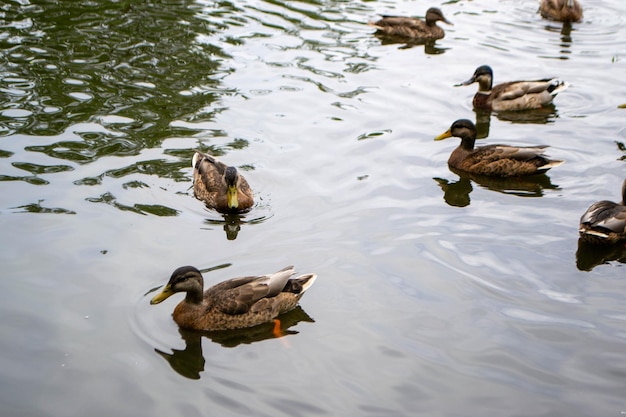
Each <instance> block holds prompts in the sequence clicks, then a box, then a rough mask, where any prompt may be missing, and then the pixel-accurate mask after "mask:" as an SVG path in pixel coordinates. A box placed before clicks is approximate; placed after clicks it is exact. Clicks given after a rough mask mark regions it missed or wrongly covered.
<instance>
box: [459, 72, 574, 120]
mask: <svg viewBox="0 0 626 417" xmlns="http://www.w3.org/2000/svg"><path fill="white" fill-rule="evenodd" d="M475 82H477V83H478V92H477V93H476V94H475V95H474V100H473V101H472V104H473V105H474V108H476V109H481V110H495V111H509V110H530V109H540V108H542V107H545V106H547V105H549V104H551V103H552V100H553V99H554V97H555V96H556V95H557V94H558V93H560V92H561V91H563V90H565V89H566V88H567V87H569V84H568V83H566V82H564V81H561V80H559V79H557V78H545V79H542V80H534V81H509V82H506V83H502V84H497V85H496V86H495V87H494V86H493V70H492V69H491V67H490V66H489V65H481V66H479V67H478V68H476V71H474V75H472V78H470V79H469V80H467V81H464V82H462V83H459V84H456V86H457V87H458V86H464V85H470V84H473V83H475Z"/></svg>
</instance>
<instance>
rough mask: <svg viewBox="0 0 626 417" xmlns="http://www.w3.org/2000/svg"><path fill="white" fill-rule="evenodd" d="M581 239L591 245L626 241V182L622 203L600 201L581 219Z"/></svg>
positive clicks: (623, 188)
mask: <svg viewBox="0 0 626 417" xmlns="http://www.w3.org/2000/svg"><path fill="white" fill-rule="evenodd" d="M578 232H579V233H580V237H581V238H582V239H583V240H585V241H588V242H590V243H617V242H620V241H625V240H626V180H624V183H623V184H622V202H621V203H614V202H612V201H607V200H603V201H598V202H595V203H593V204H592V205H591V206H590V207H589V208H588V209H587V211H586V212H585V214H583V215H582V217H581V218H580V227H579V228H578Z"/></svg>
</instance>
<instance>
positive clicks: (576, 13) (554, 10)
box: [539, 0, 583, 22]
mask: <svg viewBox="0 0 626 417" xmlns="http://www.w3.org/2000/svg"><path fill="white" fill-rule="evenodd" d="M539 13H541V16H543V17H545V18H547V19H552V20H558V21H560V22H579V21H580V20H581V19H582V18H583V8H582V7H581V5H580V3H578V1H576V0H541V4H540V5H539Z"/></svg>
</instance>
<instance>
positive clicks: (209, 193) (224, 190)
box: [192, 152, 254, 213]
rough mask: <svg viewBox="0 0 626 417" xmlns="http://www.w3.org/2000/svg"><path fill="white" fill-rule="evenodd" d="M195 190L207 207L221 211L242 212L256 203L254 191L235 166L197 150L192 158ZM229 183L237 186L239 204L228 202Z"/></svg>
mask: <svg viewBox="0 0 626 417" xmlns="http://www.w3.org/2000/svg"><path fill="white" fill-rule="evenodd" d="M192 166H193V191H194V195H195V196H196V198H198V199H200V200H203V201H204V202H205V204H206V205H207V207H209V208H212V209H215V210H217V211H219V212H221V213H241V212H245V211H248V210H250V208H251V207H252V205H253V204H254V193H253V192H252V189H251V188H250V186H249V185H248V182H247V181H246V179H245V178H244V177H243V175H241V174H240V173H239V172H238V171H237V169H236V168H235V167H229V166H228V165H226V164H224V163H223V162H220V161H218V160H217V159H216V158H215V157H213V156H211V155H207V154H203V153H200V152H196V153H195V154H194V156H193V160H192ZM229 183H230V184H231V185H233V186H235V187H236V188H237V205H236V207H231V206H230V205H229V202H228V187H229Z"/></svg>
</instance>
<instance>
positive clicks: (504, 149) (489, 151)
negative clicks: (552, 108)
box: [435, 119, 564, 177]
mask: <svg viewBox="0 0 626 417" xmlns="http://www.w3.org/2000/svg"><path fill="white" fill-rule="evenodd" d="M449 137H456V138H461V144H460V145H459V146H458V147H457V148H456V149H455V150H454V151H452V154H450V158H449V159H448V165H449V166H450V168H452V169H456V170H459V171H464V172H468V173H472V174H478V175H485V176H490V177H517V176H525V175H535V174H541V173H545V172H546V171H548V170H549V169H550V168H554V167H557V166H559V165H561V164H562V163H563V162H564V161H561V160H552V159H548V158H547V157H546V156H544V152H545V149H546V148H547V146H545V145H541V146H523V147H521V146H510V145H486V146H480V147H477V148H474V143H475V142H476V126H475V125H474V123H473V122H472V121H471V120H467V119H459V120H456V121H455V122H454V123H452V126H450V128H449V129H448V130H446V131H445V132H444V133H442V134H441V135H439V136H437V137H436V138H435V140H443V139H446V138H449Z"/></svg>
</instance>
